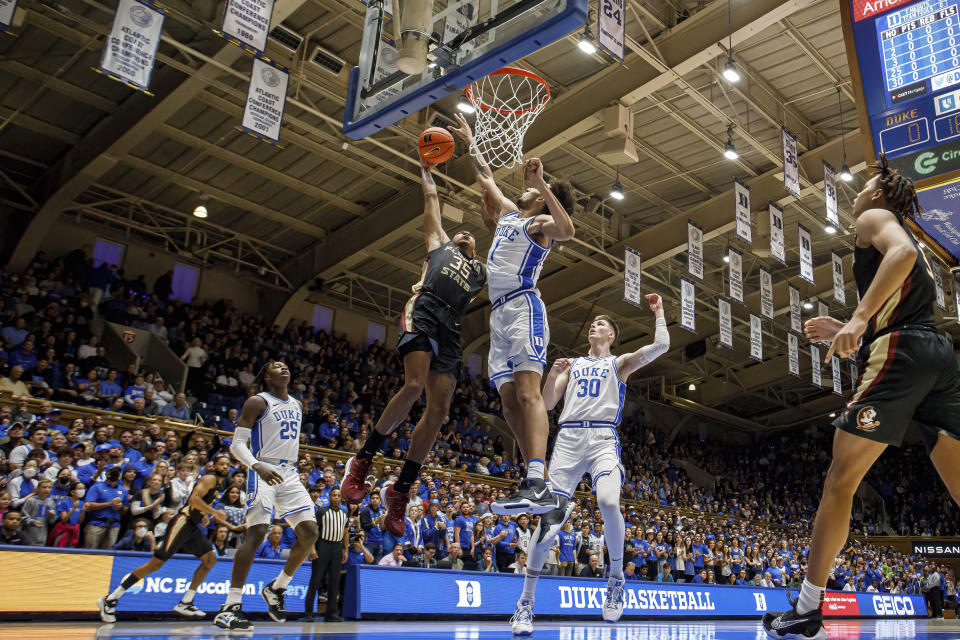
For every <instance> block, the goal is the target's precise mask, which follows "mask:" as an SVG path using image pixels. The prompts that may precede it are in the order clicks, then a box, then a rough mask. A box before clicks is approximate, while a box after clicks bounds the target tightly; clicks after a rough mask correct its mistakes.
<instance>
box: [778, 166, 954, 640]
mask: <svg viewBox="0 0 960 640" xmlns="http://www.w3.org/2000/svg"><path fill="white" fill-rule="evenodd" d="M875 168H876V170H877V174H876V175H875V176H874V177H872V178H871V179H870V180H868V181H867V183H866V184H865V185H864V187H863V190H862V191H860V193H859V194H857V198H856V200H855V201H854V203H853V213H854V215H855V216H856V218H857V240H856V246H855V249H854V253H853V275H854V278H855V279H856V281H857V290H858V291H859V292H860V296H861V298H860V304H858V305H857V308H856V310H855V311H854V312H853V316H852V317H851V318H850V321H849V322H847V323H843V322H841V321H839V320H835V319H834V318H829V317H826V316H821V317H818V318H812V319H810V320H808V321H807V322H806V325H805V327H804V332H805V333H806V335H807V337H808V338H810V340H812V341H815V342H820V341H828V340H832V344H831V345H830V349H829V351H827V356H826V359H825V361H826V362H830V359H831V357H832V356H833V355H834V354H837V355H839V356H840V357H842V358H846V357H847V356H849V355H850V354H852V353H853V352H854V351H857V341H858V340H860V339H861V338H862V346H860V348H859V351H858V352H857V367H858V369H859V377H858V379H857V384H856V388H855V389H854V392H853V395H852V396H851V397H850V400H849V401H848V403H847V409H846V411H844V412H843V413H842V414H841V415H840V416H839V417H837V419H836V420H834V422H833V425H834V426H835V427H836V428H837V431H836V434H835V436H834V439H833V461H832V462H831V463H830V469H829V470H828V471H827V477H826V480H825V481H824V485H823V497H822V498H821V499H820V507H819V509H818V510H817V517H816V520H815V521H814V524H813V539H812V541H811V543H810V553H809V555H808V556H807V576H806V578H805V579H804V581H803V585H802V586H801V588H800V596H799V598H797V600H796V602H794V604H793V608H792V609H791V610H790V611H787V612H784V613H772V612H771V613H767V614H765V615H764V616H763V627H764V629H765V630H766V632H767V635H768V636H770V637H771V638H778V639H779V638H815V639H817V640H825V639H826V638H827V631H826V629H824V627H823V611H822V606H823V594H824V586H823V585H826V582H827V576H828V574H829V573H830V569H831V568H833V563H834V558H836V557H837V554H838V553H840V551H841V549H842V548H843V545H844V543H845V542H846V540H847V535H848V533H849V532H850V511H851V507H852V505H853V494H854V492H856V490H857V487H859V486H860V482H861V480H863V477H864V476H865V475H866V474H867V471H869V470H870V467H872V466H873V463H874V462H875V461H876V459H877V458H878V457H880V454H881V453H883V451H884V449H886V448H887V446H888V445H891V444H892V445H895V446H899V445H900V443H901V442H902V441H903V437H904V435H905V434H906V431H907V427H908V426H909V424H910V421H911V420H916V422H917V423H918V425H919V427H920V430H921V434H922V437H923V439H924V442H925V444H926V446H927V450H928V451H929V453H930V458H931V460H933V464H934V466H935V467H936V469H937V471H938V472H939V473H940V477H941V478H943V481H944V483H945V484H946V485H947V489H948V490H949V491H950V495H951V496H952V497H953V499H954V500H955V501H956V502H958V503H960V465H958V464H957V461H958V460H960V442H958V439H960V366H958V364H957V357H956V355H955V354H954V351H953V344H952V342H951V340H949V339H948V338H946V337H944V336H942V335H940V334H938V333H937V331H936V328H935V325H934V318H935V316H934V311H933V305H934V300H935V297H936V290H935V287H934V280H933V276H932V274H931V272H930V267H929V266H928V264H927V261H926V258H925V257H924V255H923V253H922V252H921V251H920V250H919V249H918V248H917V243H916V240H915V239H914V237H913V235H912V234H911V233H910V231H909V229H907V227H906V226H905V224H904V218H907V217H914V216H916V215H919V213H920V204H919V202H918V201H917V192H916V189H915V188H914V186H913V182H912V181H910V180H909V179H908V178H906V177H904V176H902V175H899V174H897V172H896V171H894V170H891V169H890V168H889V166H888V165H887V159H886V157H885V156H884V155H881V156H880V163H879V165H877V166H876V167H875Z"/></svg>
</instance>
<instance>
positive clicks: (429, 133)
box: [417, 127, 455, 164]
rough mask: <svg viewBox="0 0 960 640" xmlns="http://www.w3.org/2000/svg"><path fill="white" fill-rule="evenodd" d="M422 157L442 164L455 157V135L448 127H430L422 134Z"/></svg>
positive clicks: (420, 144)
mask: <svg viewBox="0 0 960 640" xmlns="http://www.w3.org/2000/svg"><path fill="white" fill-rule="evenodd" d="M417 146H418V150H419V151H420V157H421V158H423V159H424V160H426V161H427V162H429V163H430V164H440V163H441V162H446V161H447V160H449V159H450V158H451V157H453V149H454V146H455V145H454V143H453V136H452V135H450V132H449V131H447V130H446V129H441V128H440V127H430V128H429V129H427V130H426V131H424V132H423V133H421V134H420V141H419V143H418V145H417Z"/></svg>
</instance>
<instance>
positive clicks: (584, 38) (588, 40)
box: [577, 27, 597, 56]
mask: <svg viewBox="0 0 960 640" xmlns="http://www.w3.org/2000/svg"><path fill="white" fill-rule="evenodd" d="M577 46H578V47H580V51H583V52H584V53H585V54H587V55H588V56H592V55H593V54H595V53H596V52H597V45H595V44H594V43H593V34H592V33H590V27H584V29H583V34H582V35H581V36H580V42H578V43H577Z"/></svg>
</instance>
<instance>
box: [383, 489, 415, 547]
mask: <svg viewBox="0 0 960 640" xmlns="http://www.w3.org/2000/svg"><path fill="white" fill-rule="evenodd" d="M380 501H381V502H382V503H384V504H386V505H387V517H386V519H385V524H386V525H387V531H389V532H390V533H392V534H393V536H394V537H396V538H402V537H403V534H404V532H405V531H406V528H407V525H406V518H407V503H408V502H409V501H410V496H409V494H408V495H403V494H402V493H399V492H397V491H396V490H395V489H394V488H393V483H392V482H391V483H389V484H387V486H385V487H384V488H383V489H381V490H380Z"/></svg>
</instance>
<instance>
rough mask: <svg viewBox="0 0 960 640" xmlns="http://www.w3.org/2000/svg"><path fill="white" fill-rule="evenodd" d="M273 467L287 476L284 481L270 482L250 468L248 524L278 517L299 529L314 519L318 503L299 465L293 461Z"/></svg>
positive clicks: (271, 520)
mask: <svg viewBox="0 0 960 640" xmlns="http://www.w3.org/2000/svg"><path fill="white" fill-rule="evenodd" d="M273 467H274V468H275V469H276V470H277V473H279V474H280V475H282V476H283V484H278V485H269V484H267V483H266V482H264V481H263V480H261V479H260V476H259V475H257V472H256V471H254V470H253V469H249V470H248V471H247V526H248V527H252V526H255V525H258V524H270V523H271V522H273V519H274V518H278V519H283V520H286V521H287V524H289V525H290V526H291V527H294V528H296V526H297V525H298V524H300V523H301V522H303V521H305V520H313V519H314V512H313V506H314V505H313V502H312V501H311V500H310V494H309V493H308V492H307V488H306V487H304V486H303V483H302V482H300V474H299V472H298V471H297V468H296V467H295V466H294V465H291V464H281V465H273Z"/></svg>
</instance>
